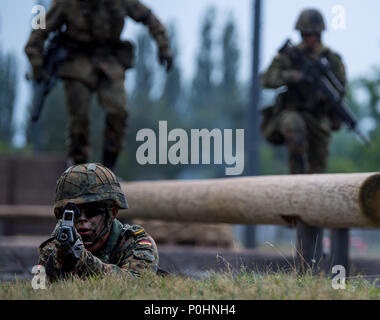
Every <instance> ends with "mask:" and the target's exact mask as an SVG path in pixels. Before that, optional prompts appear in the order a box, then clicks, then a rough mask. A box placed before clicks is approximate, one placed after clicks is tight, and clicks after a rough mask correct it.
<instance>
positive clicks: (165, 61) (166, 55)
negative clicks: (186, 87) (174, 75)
mask: <svg viewBox="0 0 380 320" xmlns="http://www.w3.org/2000/svg"><path fill="white" fill-rule="evenodd" d="M158 54H159V57H158V58H159V60H160V63H161V64H162V65H163V66H165V67H166V71H167V72H169V71H170V70H171V68H172V66H173V56H172V54H171V52H170V49H168V48H160V49H159V53H158Z"/></svg>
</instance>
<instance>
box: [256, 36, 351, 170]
mask: <svg viewBox="0 0 380 320" xmlns="http://www.w3.org/2000/svg"><path fill="white" fill-rule="evenodd" d="M296 49H297V50H299V51H301V52H302V53H304V54H305V55H306V56H307V57H308V58H313V59H319V58H322V57H325V58H327V60H328V61H329V62H330V64H331V68H332V71H333V73H334V74H335V75H336V77H337V78H338V80H339V81H340V82H341V83H342V84H343V85H345V82H346V74H345V68H344V65H343V63H342V59H341V57H340V56H339V55H338V54H337V53H335V52H333V51H332V50H331V49H329V48H327V47H325V46H324V45H323V44H321V45H320V46H319V47H317V48H316V49H315V50H313V51H311V50H308V49H307V48H305V45H304V43H301V44H299V45H298V46H297V47H296ZM301 77H302V75H301V74H300V71H299V70H297V68H296V66H293V64H292V62H291V60H290V58H289V57H288V56H287V55H285V54H278V55H277V56H276V57H275V58H274V60H273V62H272V63H271V65H270V67H269V68H268V70H267V71H266V72H265V73H264V74H263V75H262V78H261V80H262V85H263V86H264V87H265V88H271V89H275V88H279V87H282V86H287V88H288V90H287V91H286V92H285V93H282V94H280V95H279V96H278V97H277V99H276V104H275V105H274V106H272V107H270V108H267V109H264V111H263V113H264V122H263V125H262V133H263V135H264V137H265V138H266V139H267V140H268V141H269V142H271V143H273V144H277V145H280V144H283V143H285V144H286V146H287V149H288V153H289V165H290V172H291V173H293V174H297V173H324V172H325V171H326V168H327V157H328V152H329V150H328V145H329V141H330V135H331V131H332V130H338V129H339V128H340V126H341V123H340V121H339V119H337V117H336V116H335V115H334V114H332V113H331V108H330V106H329V104H328V102H327V101H326V98H325V97H324V96H323V95H319V94H316V93H315V91H314V87H313V84H310V83H308V82H306V81H302V78H301Z"/></svg>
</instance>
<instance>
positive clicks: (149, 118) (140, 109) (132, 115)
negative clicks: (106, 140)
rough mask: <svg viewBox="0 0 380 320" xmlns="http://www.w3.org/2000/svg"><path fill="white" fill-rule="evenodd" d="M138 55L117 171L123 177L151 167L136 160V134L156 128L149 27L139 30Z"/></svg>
mask: <svg viewBox="0 0 380 320" xmlns="http://www.w3.org/2000/svg"><path fill="white" fill-rule="evenodd" d="M136 42H137V43H136V44H137V55H136V64H135V83H134V90H133V92H132V93H131V94H130V98H129V99H128V112H129V117H128V132H127V136H126V140H125V141H126V145H125V150H124V152H123V153H122V154H121V155H120V158H119V160H118V165H117V168H116V172H117V173H118V174H119V175H121V176H122V177H123V178H124V179H128V180H130V179H134V180H136V179H143V178H144V177H145V176H146V177H148V176H149V174H148V172H150V170H151V169H150V167H149V166H145V167H141V166H140V165H139V164H138V163H137V161H136V150H137V148H138V146H139V145H140V142H139V143H138V142H137V141H136V134H137V132H138V131H139V130H140V129H142V128H151V129H154V128H156V127H157V126H158V123H154V121H155V119H154V118H155V111H156V110H154V103H153V100H152V98H151V95H150V94H151V91H152V88H153V80H154V74H155V72H154V64H153V61H154V54H153V47H152V43H151V39H150V36H149V34H148V32H147V31H146V30H142V31H140V33H139V35H138V37H137V41H136Z"/></svg>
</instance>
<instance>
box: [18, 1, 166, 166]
mask: <svg viewBox="0 0 380 320" xmlns="http://www.w3.org/2000/svg"><path fill="white" fill-rule="evenodd" d="M125 17H131V18H132V19H133V20H135V21H137V22H141V23H143V24H144V25H145V26H147V27H148V28H149V31H150V33H151V35H152V37H153V38H154V39H155V41H156V42H157V45H158V49H159V50H158V54H159V61H160V63H161V64H162V65H165V66H166V68H167V70H168V71H169V70H170V68H171V66H172V62H173V61H172V60H173V59H172V53H171V50H170V47H169V40H168V37H167V33H166V29H165V27H164V26H163V25H162V24H161V22H160V21H159V20H158V19H157V18H156V16H155V15H154V14H153V13H152V12H151V11H150V10H149V9H148V8H147V7H146V6H144V5H143V4H141V3H140V2H139V0H97V1H92V0H54V1H53V3H52V5H51V8H50V10H49V11H48V13H47V16H46V29H38V30H33V31H32V33H31V35H30V38H29V40H28V43H27V45H26V47H25V52H26V54H27V56H28V58H29V60H30V63H31V65H32V68H33V77H34V80H35V81H37V82H41V81H44V80H47V79H49V77H50V76H51V75H49V74H47V72H46V71H45V70H44V68H43V66H44V59H43V56H44V44H45V41H46V40H47V39H48V37H49V34H51V33H52V32H55V33H56V32H57V31H58V32H59V34H60V36H59V43H60V44H61V45H62V46H64V47H65V48H66V50H67V51H68V54H67V55H68V57H67V59H66V60H65V61H63V62H62V63H61V65H60V66H59V68H58V74H59V77H60V78H61V79H63V80H64V84H65V93H66V106H67V111H68V113H69V117H70V123H69V125H68V140H67V144H68V164H69V165H72V164H79V163H86V162H87V160H88V154H89V151H88V149H89V137H88V132H89V110H90V97H91V94H92V93H93V92H96V93H97V95H98V100H99V103H100V105H101V106H102V107H103V108H104V110H105V112H106V120H105V130H104V141H103V161H102V162H103V164H104V165H105V166H107V167H108V168H110V169H111V170H113V168H114V166H115V163H116V161H117V158H118V155H119V154H120V152H121V151H122V148H123V140H124V134H125V131H126V129H127V124H126V121H127V117H128V112H127V107H126V105H127V101H126V100H127V97H126V92H125V87H124V79H125V71H126V70H127V69H129V68H131V67H132V66H133V45H132V43H130V42H129V41H121V40H120V35H121V32H122V31H123V28H124V18H125Z"/></svg>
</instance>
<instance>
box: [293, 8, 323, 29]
mask: <svg viewBox="0 0 380 320" xmlns="http://www.w3.org/2000/svg"><path fill="white" fill-rule="evenodd" d="M325 29H326V26H325V21H324V19H323V16H322V14H321V13H320V12H319V11H318V10H316V9H306V10H303V11H302V12H301V14H300V16H299V18H298V20H297V23H296V30H299V31H301V32H310V33H321V32H322V31H323V30H325Z"/></svg>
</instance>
